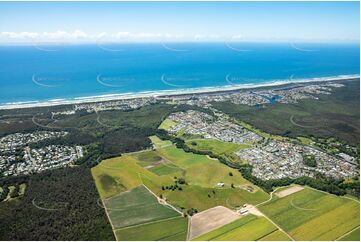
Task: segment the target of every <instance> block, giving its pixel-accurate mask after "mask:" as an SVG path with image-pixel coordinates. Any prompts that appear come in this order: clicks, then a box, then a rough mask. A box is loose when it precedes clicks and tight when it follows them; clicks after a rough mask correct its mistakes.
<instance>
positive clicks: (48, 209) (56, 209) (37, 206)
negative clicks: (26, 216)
mask: <svg viewBox="0 0 361 242" xmlns="http://www.w3.org/2000/svg"><path fill="white" fill-rule="evenodd" d="M31 203H32V204H33V206H34V207H36V208H37V209H40V210H44V211H58V210H61V209H63V208H44V207H40V206H39V205H37V204H36V203H35V198H34V199H33V200H32V201H31Z"/></svg>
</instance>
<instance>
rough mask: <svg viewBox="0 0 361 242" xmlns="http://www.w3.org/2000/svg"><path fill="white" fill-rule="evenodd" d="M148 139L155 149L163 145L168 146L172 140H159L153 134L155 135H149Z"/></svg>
mask: <svg viewBox="0 0 361 242" xmlns="http://www.w3.org/2000/svg"><path fill="white" fill-rule="evenodd" d="M149 139H150V140H151V141H152V143H153V145H154V146H155V148H157V149H159V148H162V147H164V146H169V145H171V144H172V142H171V141H170V140H161V139H159V138H158V136H155V135H153V136H150V137H149Z"/></svg>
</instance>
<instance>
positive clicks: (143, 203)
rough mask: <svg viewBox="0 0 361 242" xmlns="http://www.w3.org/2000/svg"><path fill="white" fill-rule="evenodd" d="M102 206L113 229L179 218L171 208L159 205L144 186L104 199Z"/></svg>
mask: <svg viewBox="0 0 361 242" xmlns="http://www.w3.org/2000/svg"><path fill="white" fill-rule="evenodd" d="M104 205H105V208H106V210H107V212H108V214H109V218H110V220H111V222H112V225H113V227H114V228H115V229H117V228H123V227H128V226H132V225H137V224H142V223H147V222H152V221H157V220H162V219H166V218H171V217H177V216H178V217H179V216H180V214H179V213H178V212H176V211H174V210H173V209H172V208H170V207H168V206H165V205H161V204H159V203H158V201H157V199H156V198H155V197H154V196H153V195H152V194H151V193H150V192H149V191H148V190H147V189H146V188H145V187H144V186H139V187H136V188H134V189H132V190H130V191H127V192H124V193H121V194H119V195H117V196H114V197H112V198H110V199H106V200H104Z"/></svg>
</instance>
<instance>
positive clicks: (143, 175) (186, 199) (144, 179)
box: [92, 146, 268, 211]
mask: <svg viewBox="0 0 361 242" xmlns="http://www.w3.org/2000/svg"><path fill="white" fill-rule="evenodd" d="M152 152H153V151H152ZM143 153H144V154H143ZM143 153H136V154H129V155H127V154H125V155H122V156H121V157H116V158H112V159H107V160H103V161H102V162H101V163H100V164H98V165H97V166H95V167H93V168H92V174H93V177H94V180H95V183H96V186H97V189H98V191H99V194H100V196H101V198H102V199H105V198H109V197H112V196H115V195H117V194H119V193H120V192H123V191H126V190H129V189H132V188H134V187H137V186H139V185H142V184H145V185H146V186H147V187H148V188H149V189H151V190H152V191H153V192H154V193H156V194H157V195H158V196H161V195H162V196H163V197H165V198H166V199H167V201H168V202H169V203H171V204H172V205H174V206H176V207H178V208H181V209H182V210H183V211H186V210H187V209H190V208H196V209H197V210H198V211H203V210H206V209H208V208H211V207H214V206H217V205H223V206H225V207H229V208H234V207H236V206H242V205H243V204H245V203H248V204H257V203H260V202H262V201H265V200H267V199H268V195H267V194H266V193H265V192H264V191H263V190H261V189H259V188H257V187H255V186H253V185H251V184H250V183H249V182H248V181H246V180H245V179H243V178H242V176H241V174H240V173H239V172H238V171H237V170H235V169H232V168H230V167H228V166H226V165H224V164H222V163H220V162H219V161H218V160H213V159H208V158H207V157H206V156H203V155H195V154H193V153H186V152H184V151H183V150H182V149H178V148H176V147H175V146H169V147H166V148H163V149H157V150H156V151H155V153H156V155H158V156H160V157H162V159H163V160H164V161H165V162H166V163H165V164H160V165H158V166H155V167H152V168H150V169H145V167H142V165H143V166H144V165H145V164H148V163H149V164H152V162H153V164H154V160H155V158H154V157H155V155H154V154H151V155H149V154H147V152H143ZM140 156H141V158H142V159H143V160H142V161H141V160H139V159H138V157H140ZM145 158H149V159H150V161H149V162H148V161H146V160H145ZM157 159H158V158H157ZM230 173H231V174H232V175H230ZM175 177H176V178H184V179H185V181H186V182H187V185H181V189H182V190H179V189H175V190H170V189H164V190H163V189H162V186H163V187H166V186H171V185H175V180H176V179H175ZM218 182H224V183H225V186H224V187H223V188H218V187H215V185H216V184H217V183H218ZM232 183H233V184H234V188H232V187H231V184H232ZM244 185H251V186H253V187H254V188H255V192H252V193H251V192H248V191H246V190H244V189H242V188H238V187H237V186H244Z"/></svg>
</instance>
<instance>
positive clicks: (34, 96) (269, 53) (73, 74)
mask: <svg viewBox="0 0 361 242" xmlns="http://www.w3.org/2000/svg"><path fill="white" fill-rule="evenodd" d="M0 66H1V68H0V87H1V91H0V104H9V103H21V102H35V101H48V100H58V99H61V100H62V99H74V98H82V97H90V96H100V95H112V94H136V93H141V92H155V93H159V92H163V91H166V90H173V91H177V90H179V91H182V90H185V89H187V90H189V89H191V90H193V89H194V90H197V89H202V88H208V87H225V86H236V85H240V86H241V85H251V84H263V83H270V82H275V81H284V82H291V81H294V80H299V79H308V78H319V77H333V76H339V75H359V74H360V46H359V45H358V44H322V43H318V44H294V43H267V44H266V43H187V44H185V43H167V44H165V43H148V44H101V43H98V44H83V45H51V46H50V45H48V46H46V45H28V46H1V47H0Z"/></svg>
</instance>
